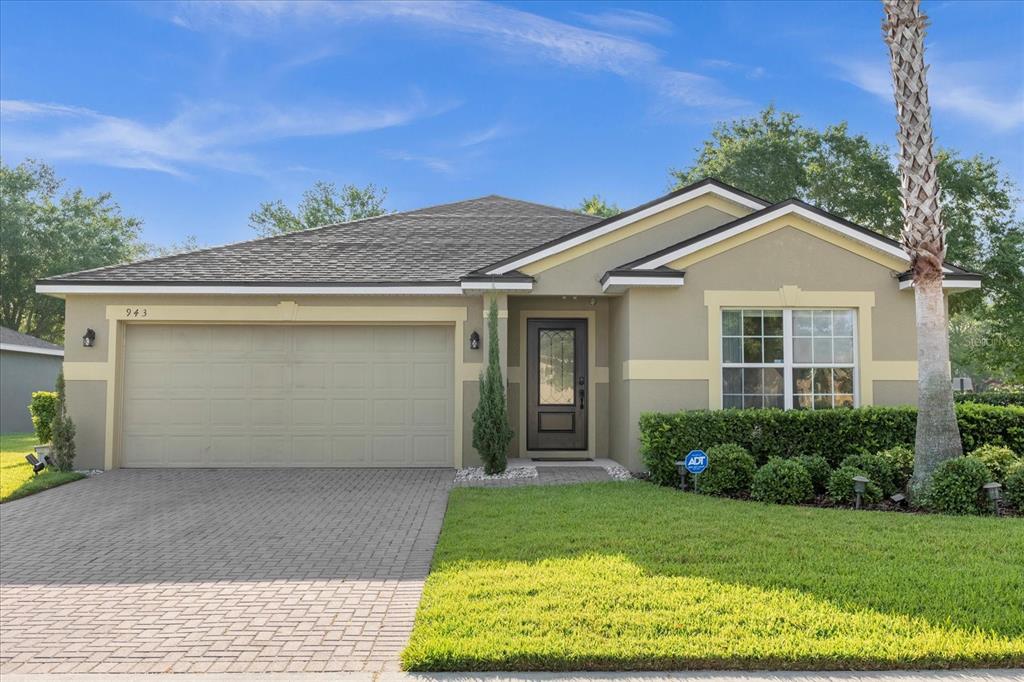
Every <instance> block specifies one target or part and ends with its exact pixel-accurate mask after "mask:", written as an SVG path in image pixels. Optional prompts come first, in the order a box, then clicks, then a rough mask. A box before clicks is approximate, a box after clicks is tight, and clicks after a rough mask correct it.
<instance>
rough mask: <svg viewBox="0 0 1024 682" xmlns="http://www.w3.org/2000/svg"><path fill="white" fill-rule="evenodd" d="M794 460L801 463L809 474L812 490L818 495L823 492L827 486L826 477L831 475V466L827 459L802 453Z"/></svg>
mask: <svg viewBox="0 0 1024 682" xmlns="http://www.w3.org/2000/svg"><path fill="white" fill-rule="evenodd" d="M796 461H797V462H800V463H801V464H803V465H804V469H807V473H808V474H810V476H811V485H813V486H814V492H815V493H817V494H819V495H820V494H821V493H824V492H825V489H826V488H828V478H829V476H831V475H832V467H830V466H829V465H828V461H827V460H826V459H825V458H824V457H820V456H818V455H802V456H800V457H797V458H796Z"/></svg>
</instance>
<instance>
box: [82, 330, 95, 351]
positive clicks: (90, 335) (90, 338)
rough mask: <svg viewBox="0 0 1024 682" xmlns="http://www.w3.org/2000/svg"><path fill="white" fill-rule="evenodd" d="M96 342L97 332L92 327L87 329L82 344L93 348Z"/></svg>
mask: <svg viewBox="0 0 1024 682" xmlns="http://www.w3.org/2000/svg"><path fill="white" fill-rule="evenodd" d="M95 343H96V332H94V331H93V330H91V329H86V330H85V334H83V335H82V345H83V346H85V347H86V348H92V347H93V345H94V344H95Z"/></svg>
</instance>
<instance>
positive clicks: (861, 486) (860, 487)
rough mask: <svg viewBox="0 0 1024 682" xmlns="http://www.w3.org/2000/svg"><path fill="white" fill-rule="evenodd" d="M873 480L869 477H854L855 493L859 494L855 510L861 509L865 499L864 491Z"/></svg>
mask: <svg viewBox="0 0 1024 682" xmlns="http://www.w3.org/2000/svg"><path fill="white" fill-rule="evenodd" d="M870 482H871V479H870V478H868V477H867V476H854V477H853V492H855V493H857V499H856V501H855V503H854V508H855V509H860V503H861V500H862V499H863V498H864V491H865V490H867V488H868V483H870Z"/></svg>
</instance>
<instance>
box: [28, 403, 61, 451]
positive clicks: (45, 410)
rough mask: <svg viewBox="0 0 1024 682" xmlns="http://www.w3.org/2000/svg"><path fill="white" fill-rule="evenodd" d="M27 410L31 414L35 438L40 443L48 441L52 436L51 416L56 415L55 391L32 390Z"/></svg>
mask: <svg viewBox="0 0 1024 682" xmlns="http://www.w3.org/2000/svg"><path fill="white" fill-rule="evenodd" d="M28 411H29V413H30V414H31V415H32V428H33V429H35V432H36V438H38V439H39V442H40V443H49V442H50V440H51V439H52V437H53V433H52V431H51V429H52V427H53V418H54V417H56V416H57V392H56V391H36V392H34V393H33V394H32V402H31V403H29V406H28Z"/></svg>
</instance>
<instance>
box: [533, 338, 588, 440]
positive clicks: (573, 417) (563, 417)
mask: <svg viewBox="0 0 1024 682" xmlns="http://www.w3.org/2000/svg"><path fill="white" fill-rule="evenodd" d="M526 370H527V372H526V373H527V379H526V394H527V398H526V400H527V402H526V422H527V424H526V448H527V449H528V450H586V449H587V407H588V406H589V404H590V396H589V395H588V394H587V388H588V377H587V321H586V320H575V319H529V320H527V321H526Z"/></svg>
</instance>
